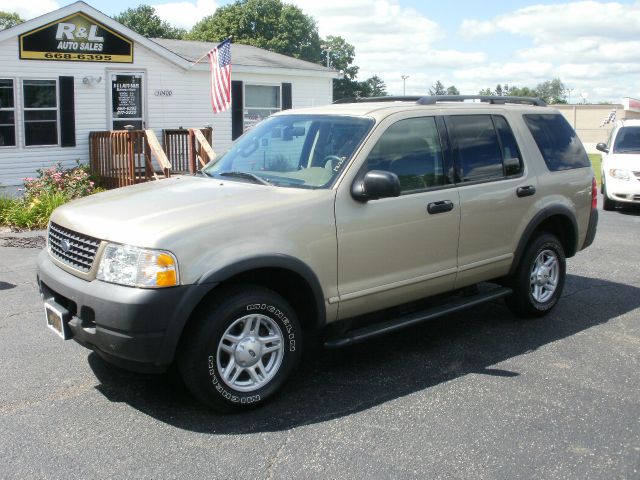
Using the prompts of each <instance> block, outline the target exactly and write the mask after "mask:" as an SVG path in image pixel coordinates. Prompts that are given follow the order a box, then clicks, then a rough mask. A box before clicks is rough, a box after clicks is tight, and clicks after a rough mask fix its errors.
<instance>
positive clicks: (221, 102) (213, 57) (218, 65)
mask: <svg viewBox="0 0 640 480" xmlns="http://www.w3.org/2000/svg"><path fill="white" fill-rule="evenodd" d="M207 56H208V57H209V65H210V66H211V105H212V106H213V111H214V113H219V112H224V111H225V110H226V109H227V108H229V106H230V105H231V40H229V39H227V40H225V41H224V42H222V43H221V44H220V45H218V46H217V47H216V48H214V49H213V50H211V51H210V52H209V53H208V54H207Z"/></svg>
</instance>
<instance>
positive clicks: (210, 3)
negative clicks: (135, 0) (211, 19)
mask: <svg viewBox="0 0 640 480" xmlns="http://www.w3.org/2000/svg"><path fill="white" fill-rule="evenodd" d="M218 6H219V5H218V3H217V2H215V1H214V0H197V1H196V2H195V4H194V3H193V2H189V1H184V2H171V3H160V4H156V5H152V7H153V8H155V9H156V13H157V14H158V16H159V17H160V18H162V19H163V20H165V21H167V22H169V23H170V24H171V25H173V26H174V27H180V28H186V29H189V28H191V27H193V25H195V24H196V23H197V22H199V21H200V20H202V18H203V17H206V16H208V15H211V14H213V12H215V11H216V9H217V8H218Z"/></svg>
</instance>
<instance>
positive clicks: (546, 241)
mask: <svg viewBox="0 0 640 480" xmlns="http://www.w3.org/2000/svg"><path fill="white" fill-rule="evenodd" d="M565 275H566V262H565V255H564V249H563V248H562V244H561V243H560V241H559V240H558V238H557V237H556V236H555V235H552V234H550V233H542V234H539V235H537V236H536V237H534V238H533V240H532V241H531V242H530V243H529V245H528V247H527V249H526V250H525V252H524V255H523V256H522V258H521V260H520V264H519V265H518V268H517V270H516V273H515V275H514V276H513V278H512V279H511V282H510V284H511V287H512V288H513V294H512V295H511V296H509V297H507V299H506V302H507V306H508V307H509V308H510V309H511V310H512V311H513V312H514V313H515V314H516V315H518V316H520V317H525V318H533V317H541V316H542V315H546V314H547V313H549V312H550V311H551V309H552V308H553V307H555V305H556V303H558V299H559V298H560V295H561V294H562V289H563V287H564V280H565Z"/></svg>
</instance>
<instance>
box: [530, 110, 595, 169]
mask: <svg viewBox="0 0 640 480" xmlns="http://www.w3.org/2000/svg"><path fill="white" fill-rule="evenodd" d="M523 117H524V121H525V123H526V124H527V127H529V131H530V132H531V135H533V139H534V140H535V141H536V144H537V145H538V148H539V149H540V153H541V154H542V158H544V162H545V163H546V164H547V168H548V169H549V170H551V171H552V172H556V171H559V170H569V169H572V168H582V167H588V166H590V165H591V163H590V162H589V157H588V156H587V152H586V151H585V149H584V147H583V146H582V142H581V141H580V139H579V138H578V136H577V135H576V132H575V131H574V130H573V128H571V125H569V122H567V120H566V119H565V118H564V117H563V116H562V115H560V114H555V113H552V114H530V115H523Z"/></svg>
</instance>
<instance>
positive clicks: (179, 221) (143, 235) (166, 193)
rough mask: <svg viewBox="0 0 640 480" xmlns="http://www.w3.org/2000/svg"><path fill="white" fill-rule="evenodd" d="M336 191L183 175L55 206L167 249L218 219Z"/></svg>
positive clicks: (114, 233) (128, 239)
mask: <svg viewBox="0 0 640 480" xmlns="http://www.w3.org/2000/svg"><path fill="white" fill-rule="evenodd" d="M333 195H334V192H333V191H332V190H306V189H297V188H283V187H276V186H268V185H258V184H253V183H246V182H242V181H230V180H219V179H213V178H204V177H191V176H184V177H180V176H178V177H172V178H170V179H166V180H160V181H152V182H148V183H143V184H139V185H134V186H130V187H124V188H118V189H115V190H110V191H108V192H103V193H99V194H96V195H91V196H89V197H85V198H81V199H78V200H75V201H73V202H69V203H68V204H66V205H64V206H62V207H60V208H58V209H57V210H55V212H54V213H53V215H52V216H51V220H52V221H53V222H55V223H57V224H59V225H61V226H63V227H66V228H69V229H71V230H74V231H77V232H80V233H83V234H85V235H90V236H92V237H96V238H99V239H102V240H108V241H112V242H118V243H126V244H129V245H136V246H140V247H158V248H163V245H166V244H167V243H168V239H169V237H172V236H181V235H184V234H185V232H188V231H189V230H192V229H198V228H203V227H205V226H207V227H208V226H210V225H211V224H213V223H216V222H221V223H222V222H224V223H226V224H228V223H229V222H238V221H241V222H248V221H251V219H252V218H255V217H256V216H260V217H261V218H264V216H265V215H274V216H275V215H278V212H287V215H290V214H291V212H292V211H296V210H297V209H298V207H300V208H304V204H305V203H307V201H310V202H315V201H317V200H319V199H322V198H326V197H328V196H333ZM280 215H282V213H280ZM289 218H291V217H289Z"/></svg>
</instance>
